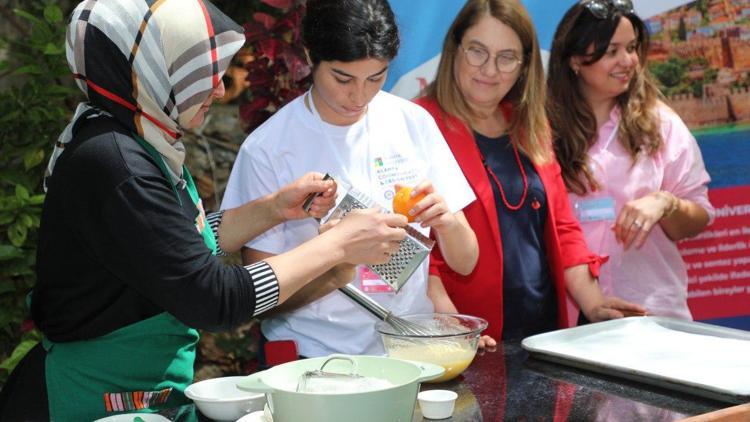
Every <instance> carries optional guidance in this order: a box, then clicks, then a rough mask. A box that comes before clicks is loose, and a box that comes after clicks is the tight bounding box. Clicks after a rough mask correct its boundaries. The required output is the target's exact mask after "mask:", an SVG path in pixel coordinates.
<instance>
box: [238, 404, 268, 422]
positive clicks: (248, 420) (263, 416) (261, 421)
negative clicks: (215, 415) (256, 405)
mask: <svg viewBox="0 0 750 422" xmlns="http://www.w3.org/2000/svg"><path fill="white" fill-rule="evenodd" d="M237 422H273V418H272V417H271V411H270V410H269V409H268V403H266V405H265V406H263V410H256V411H255V412H252V413H248V414H247V415H245V416H243V417H241V418H239V419H237Z"/></svg>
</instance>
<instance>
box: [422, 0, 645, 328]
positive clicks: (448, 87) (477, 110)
mask: <svg viewBox="0 0 750 422" xmlns="http://www.w3.org/2000/svg"><path fill="white" fill-rule="evenodd" d="M544 91H545V86H544V74H543V70H542V62H541V58H540V53H539V45H538V43H537V40H536V34H535V31H534V28H533V26H532V23H531V20H530V19H529V16H528V14H527V13H526V11H525V9H524V8H523V6H521V4H520V3H519V2H518V1H507V0H505V1H500V0H470V1H468V2H467V4H466V5H465V6H464V8H463V9H462V10H461V11H460V12H459V14H458V16H457V17H456V19H455V21H454V22H453V24H452V25H451V27H450V29H449V31H448V34H447V35H446V37H445V42H444V45H443V52H442V57H441V59H440V64H439V67H438V73H437V76H436V79H435V81H434V82H433V83H432V84H431V85H430V86H429V87H428V88H427V95H426V96H425V97H424V98H421V99H419V100H417V102H418V103H419V104H420V105H422V106H423V107H425V108H426V109H427V111H429V112H430V114H432V116H433V117H434V118H435V120H436V121H437V123H438V127H439V128H440V130H441V131H442V133H443V136H444V137H445V139H446V140H447V142H448V144H449V146H450V148H451V150H452V152H453V154H454V156H455V157H456V160H457V161H458V163H459V165H460V166H461V168H462V170H463V172H464V175H465V176H466V178H467V180H468V181H469V184H470V185H471V187H472V188H473V190H474V193H475V194H476V196H477V199H478V200H477V201H475V202H474V203H472V204H470V205H469V206H468V207H466V208H465V209H464V214H465V215H466V218H467V220H468V221H469V224H470V225H471V226H472V228H473V229H474V232H475V233H476V234H477V238H478V241H479V261H478V263H477V266H476V268H475V269H474V271H473V272H472V273H471V274H469V275H467V276H462V275H459V274H457V273H456V272H454V271H451V270H450V268H448V267H447V266H445V265H444V263H443V259H442V254H441V252H442V251H441V250H440V249H439V248H437V249H435V250H434V253H433V256H432V264H431V269H430V270H431V271H430V273H431V279H430V284H429V286H430V294H435V296H436V297H440V296H441V295H440V294H439V293H442V292H443V289H445V291H447V293H448V295H449V297H450V298H451V299H452V300H453V303H454V304H455V306H456V308H457V310H458V311H459V312H465V313H470V314H474V315H477V316H480V317H482V318H485V319H487V320H488V321H489V322H490V327H489V330H488V332H487V333H488V334H489V335H490V336H491V337H493V338H502V339H520V338H523V337H526V336H528V335H532V334H536V333H540V332H545V331H549V330H554V329H556V328H558V327H566V326H569V321H568V318H567V312H566V294H567V293H570V295H571V296H572V297H573V298H574V300H575V301H576V302H577V303H578V305H579V306H580V307H581V309H583V312H584V313H585V314H586V315H587V316H588V317H589V318H590V319H592V320H596V321H598V320H603V319H609V318H617V317H622V316H623V312H624V311H634V312H640V311H642V310H643V309H642V308H641V307H640V306H637V305H633V304H629V303H625V302H623V301H621V300H619V299H615V298H605V297H604V296H602V294H601V292H600V291H599V288H598V286H597V283H596V275H597V272H598V268H599V265H600V262H601V260H600V258H599V257H598V256H597V255H595V254H592V253H591V252H589V250H588V249H587V248H586V244H585V242H584V239H583V235H582V233H581V231H580V227H579V226H578V223H577V222H576V221H575V217H574V216H573V214H572V212H571V210H570V205H569V203H568V199H567V195H566V192H565V186H564V184H563V182H562V179H561V178H560V167H559V166H558V164H557V163H556V162H555V159H554V153H553V151H552V146H551V144H550V135H549V130H548V124H547V119H546V114H545V111H544ZM437 307H438V308H442V309H445V308H449V307H450V304H446V305H445V306H444V307H441V306H437Z"/></svg>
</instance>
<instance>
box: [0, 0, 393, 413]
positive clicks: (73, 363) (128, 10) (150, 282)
mask: <svg viewBox="0 0 750 422" xmlns="http://www.w3.org/2000/svg"><path fill="white" fill-rule="evenodd" d="M243 42H244V36H243V33H242V29H241V28H240V27H239V26H237V25H236V24H235V23H234V22H232V21H231V20H230V19H229V18H227V17H226V16H225V15H223V14H222V13H221V12H220V11H219V10H218V9H216V8H215V7H214V6H213V5H211V4H210V3H208V2H207V1H203V0H161V1H156V2H152V1H143V0H120V1H115V0H99V1H83V2H81V3H80V4H79V5H78V7H76V9H75V10H74V12H73V14H72V17H71V21H70V25H69V27H68V33H67V38H66V47H67V57H68V62H69V65H70V68H71V70H72V72H73V76H74V77H75V79H76V81H77V84H78V86H79V88H80V89H81V90H82V91H83V92H84V93H85V94H86V97H87V99H88V101H87V102H86V103H84V104H81V105H79V106H78V108H77V110H76V113H75V115H74V117H73V120H72V122H71V124H70V125H69V126H68V127H67V128H66V129H65V130H64V132H63V133H62V134H61V135H60V138H59V140H58V142H57V145H56V147H55V151H54V154H53V157H52V159H51V160H50V164H49V167H48V175H47V177H46V180H45V186H46V188H47V189H48V193H47V197H46V200H45V204H44V210H43V215H42V224H41V229H40V240H39V249H38V261H37V272H38V283H37V285H36V287H35V288H34V291H33V295H32V296H31V310H32V315H33V318H34V322H35V323H36V325H37V326H38V327H39V329H40V330H41V331H42V333H43V334H44V340H43V342H42V344H40V345H38V346H37V347H35V348H34V349H32V350H31V351H30V352H29V353H28V355H27V356H26V357H25V359H24V360H23V361H22V362H21V363H20V364H19V366H18V367H17V368H16V370H15V371H14V373H13V374H12V375H11V378H10V379H9V381H8V383H7V384H6V386H5V388H4V389H3V392H2V397H0V420H63V421H68V420H93V419H97V418H101V417H105V416H108V415H111V414H115V413H118V412H128V411H139V412H156V411H159V410H160V409H164V408H170V407H175V406H179V405H181V404H183V403H185V402H186V399H185V397H184V395H183V391H184V389H185V387H186V386H187V385H189V384H190V383H191V382H192V378H193V364H194V359H195V345H196V342H197V341H198V332H197V331H196V328H201V329H208V330H221V329H228V328H231V327H234V326H237V325H239V324H241V323H243V322H246V321H247V320H249V319H250V318H252V317H253V316H255V315H257V314H259V313H261V312H264V311H266V310H268V309H271V308H273V307H274V306H276V305H277V304H279V303H281V302H283V301H284V300H286V299H287V298H288V297H289V296H290V295H291V294H292V293H294V292H295V291H297V290H298V289H299V288H300V287H302V286H303V285H305V284H306V283H307V282H309V281H310V280H312V279H315V278H316V277H319V276H321V275H323V274H324V273H325V272H326V271H327V270H329V269H331V268H333V267H334V266H336V265H339V264H346V265H350V264H357V263H372V264H377V263H383V262H386V261H387V259H388V254H389V253H391V252H395V251H397V250H398V241H400V240H401V239H403V238H404V236H405V233H404V231H403V229H401V228H400V227H398V226H403V225H405V224H406V218H404V217H403V216H397V215H390V216H386V215H382V214H377V213H374V212H362V213H359V214H354V215H352V217H351V218H350V217H347V218H345V219H344V220H342V221H341V222H340V223H339V224H337V225H335V226H334V227H332V228H331V229H330V230H328V231H326V232H325V233H323V234H321V235H320V236H317V237H314V238H313V239H311V240H310V241H309V242H307V243H305V244H302V245H300V246H299V247H298V248H296V249H293V250H290V251H289V252H287V253H284V254H280V255H277V256H275V257H271V258H268V259H266V260H263V261H260V262H258V263H255V264H253V265H249V266H247V267H241V266H227V265H224V264H222V263H221V261H220V260H219V259H218V258H217V257H216V256H215V255H216V254H217V253H221V252H222V251H233V250H237V249H239V247H240V245H242V244H244V243H245V242H247V241H248V240H249V239H251V238H253V237H254V236H256V235H258V234H260V233H262V232H263V231H265V230H267V229H269V228H271V227H272V226H274V225H276V224H279V223H281V222H284V221H287V220H290V219H302V218H307V217H310V216H313V217H320V216H322V215H323V214H325V213H326V212H327V211H328V210H329V209H330V208H331V206H332V205H333V202H334V197H335V185H334V184H332V183H331V182H330V181H325V180H323V176H322V175H321V174H319V173H308V174H306V175H304V176H302V177H301V178H298V179H297V180H296V181H293V182H292V183H290V184H287V185H285V186H283V187H281V188H280V190H278V191H276V192H273V193H271V194H269V195H267V196H265V197H263V198H258V199H257V200H256V201H253V202H249V203H246V204H244V205H241V206H238V207H236V208H234V209H231V210H227V211H226V212H219V213H215V214H211V215H208V216H206V215H205V213H204V211H203V207H202V206H201V203H200V200H199V197H198V194H197V191H196V188H195V184H194V183H193V180H192V178H191V176H190V173H189V171H188V170H187V168H186V167H185V165H184V163H183V161H184V157H185V150H184V147H183V145H182V143H181V142H180V135H181V134H182V133H183V132H184V130H185V129H190V128H194V127H197V126H198V125H200V124H201V122H202V121H203V118H204V114H205V112H206V110H207V109H208V108H209V107H210V105H211V103H212V102H213V100H214V99H216V98H220V97H221V96H222V95H223V93H224V86H223V84H222V75H223V73H224V71H225V70H226V68H227V66H228V64H229V61H230V59H231V57H232V56H233V55H234V53H235V52H236V51H237V50H238V49H239V48H240V47H241V46H242V44H243ZM316 193H319V194H320V195H318V196H317V197H316V199H315V200H314V201H313V203H312V206H311V207H310V208H309V211H305V210H303V208H302V204H303V202H305V199H306V198H307V197H308V196H309V195H311V194H316ZM305 209H307V208H305ZM318 280H319V279H318ZM318 280H316V281H315V282H316V283H319V284H321V285H320V286H318V287H319V288H320V289H322V290H326V289H329V290H332V289H333V288H335V287H337V285H336V280H335V278H330V277H326V278H324V281H323V282H320V281H318Z"/></svg>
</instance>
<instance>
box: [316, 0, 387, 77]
mask: <svg viewBox="0 0 750 422" xmlns="http://www.w3.org/2000/svg"><path fill="white" fill-rule="evenodd" d="M302 42H303V44H304V46H305V48H307V50H308V51H309V53H310V60H312V62H313V65H317V64H318V63H320V62H321V61H342V62H351V61H355V60H361V59H367V58H375V59H382V60H388V61H390V60H393V58H394V57H396V54H397V53H398V47H399V38H398V27H397V26H396V19H395V17H394V16H393V11H392V10H391V7H390V5H389V4H388V1H387V0H308V2H307V11H306V13H305V16H304V18H303V19H302Z"/></svg>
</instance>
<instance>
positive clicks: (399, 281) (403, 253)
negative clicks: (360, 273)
mask: <svg viewBox="0 0 750 422" xmlns="http://www.w3.org/2000/svg"><path fill="white" fill-rule="evenodd" d="M341 185H342V183H340V182H339V187H342V186H341ZM373 207H377V208H379V209H380V210H381V211H382V212H390V211H388V210H386V209H383V207H381V206H379V205H378V204H377V203H376V202H375V201H373V200H372V199H371V198H370V197H368V196H367V195H365V194H364V193H362V192H360V191H358V190H357V189H355V188H352V187H349V190H348V191H347V192H346V196H344V199H342V200H341V202H340V203H339V205H338V206H337V207H336V209H334V210H333V211H332V212H331V214H330V215H329V217H328V219H332V218H342V217H344V216H345V215H346V214H348V213H349V211H351V210H355V209H367V208H373ZM328 219H327V220H328ZM327 220H326V221H327ZM404 229H405V230H406V238H405V239H404V240H403V241H401V246H400V247H399V249H398V252H396V253H395V254H392V255H391V259H390V260H389V261H388V262H386V263H385V264H379V265H368V267H369V268H370V269H371V270H372V271H373V272H374V273H376V274H377V275H378V276H380V278H381V279H382V280H383V281H385V282H386V283H388V285H390V286H391V288H392V289H393V290H394V291H395V292H397V293H398V291H399V290H401V288H402V287H403V286H404V284H406V282H407V280H409V277H411V275H412V274H413V273H414V271H416V269H417V268H419V265H420V264H421V263H422V261H424V260H425V258H427V256H428V255H429V254H430V251H431V250H432V247H433V246H434V245H435V241H434V240H432V239H430V238H429V237H427V236H425V235H423V234H422V233H420V232H419V231H417V230H416V229H415V228H413V227H411V226H406V227H404Z"/></svg>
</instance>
